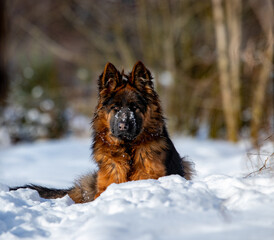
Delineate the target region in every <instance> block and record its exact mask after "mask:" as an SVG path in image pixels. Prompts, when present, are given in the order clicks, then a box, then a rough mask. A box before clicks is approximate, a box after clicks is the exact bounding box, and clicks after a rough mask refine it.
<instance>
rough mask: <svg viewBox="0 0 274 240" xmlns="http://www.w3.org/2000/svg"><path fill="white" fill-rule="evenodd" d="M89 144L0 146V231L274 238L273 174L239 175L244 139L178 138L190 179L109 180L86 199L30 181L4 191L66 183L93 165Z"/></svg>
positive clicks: (36, 235)
mask: <svg viewBox="0 0 274 240" xmlns="http://www.w3.org/2000/svg"><path fill="white" fill-rule="evenodd" d="M89 144H90V142H89V140H62V141H56V142H41V143H38V144H33V145H21V146H20V145H19V146H16V147H12V148H9V149H5V150H3V149H2V150H1V152H0V164H1V165H0V166H1V177H0V182H2V183H3V184H0V239H3V240H4V239H5V240H6V239H19V238H25V239H42V238H49V239H100V240H103V239H144V240H153V239H155V240H158V239H168V240H169V239H171V240H172V239H178V240H179V239H180V240H181V239H199V240H200V239H210V240H213V239H241V240H242V239H264V240H265V239H273V235H274V218H273V216H274V181H273V178H272V179H271V178H270V177H268V176H266V175H258V176H253V177H249V178H243V176H244V175H246V169H245V168H244V166H245V163H244V162H245V151H246V150H245V148H244V145H243V144H240V145H233V144H229V143H226V142H213V141H199V140H195V139H186V138H178V139H176V140H175V145H176V146H177V148H178V150H179V152H180V153H181V154H182V155H184V154H185V153H188V155H189V156H191V159H192V160H193V161H194V162H195V164H196V169H197V176H196V177H195V178H194V180H192V181H186V180H185V179H183V178H181V177H179V176H177V175H172V176H168V177H163V178H160V179H159V180H142V181H135V182H128V183H123V184H112V185H111V186H109V187H108V189H107V190H106V191H105V192H104V193H103V194H102V195H101V196H100V197H99V198H97V199H96V200H95V201H94V202H91V203H87V204H81V205H76V204H74V203H73V201H72V200H71V199H70V198H69V197H68V196H66V197H64V198H61V199H56V200H45V199H42V198H40V197H39V195H38V194H37V192H36V191H33V190H28V189H20V190H18V191H12V192H8V187H7V185H6V184H15V183H18V179H20V181H21V184H24V183H27V182H30V181H31V180H32V181H31V182H35V183H40V184H41V183H44V184H46V185H48V186H64V187H65V186H69V182H72V181H73V177H76V176H77V175H80V174H81V172H82V173H83V172H86V171H87V168H89V169H92V168H94V165H92V164H91V163H90V161H89V160H88V159H89V155H90V154H89V150H88V149H89ZM271 150H272V149H271ZM42 173H44V174H42ZM39 175H41V176H39ZM24 176H25V177H24ZM26 176H27V177H26ZM46 177H48V180H46ZM26 181H27V182H26Z"/></svg>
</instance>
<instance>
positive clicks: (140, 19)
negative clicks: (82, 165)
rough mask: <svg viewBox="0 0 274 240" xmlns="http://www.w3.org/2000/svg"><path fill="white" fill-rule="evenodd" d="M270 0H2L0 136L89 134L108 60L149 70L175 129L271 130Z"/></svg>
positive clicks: (225, 134)
mask: <svg viewBox="0 0 274 240" xmlns="http://www.w3.org/2000/svg"><path fill="white" fill-rule="evenodd" d="M273 22H274V20H273V1H271V0H246V1H241V0H203V1H196V0H161V1H158V0H116V1H114V0H59V1H55V0H43V1H35V0H24V1H22V0H9V1H7V0H1V1H0V145H10V144H14V143H18V142H22V141H35V140H38V139H49V138H61V137H66V136H82V137H86V136H89V135H90V121H91V118H92V115H93V111H94V108H95V105H96V103H97V79H98V76H99V74H101V72H102V71H103V68H104V65H105V64H106V63H107V62H112V63H113V64H114V65H115V66H116V67H117V68H118V69H120V70H122V69H124V70H125V72H129V71H131V68H132V67H133V65H134V63H135V62H137V61H138V60H141V61H143V62H144V64H145V65H146V66H147V67H148V68H149V69H150V70H151V72H152V74H153V76H154V82H155V87H156V89H157V91H158V93H159V95H160V98H161V100H162V104H163V107H164V112H165V116H166V117H167V123H168V127H169V129H170V132H171V133H172V134H185V135H191V136H196V137H199V138H219V139H228V140H230V141H233V142H236V141H238V140H240V139H243V138H244V139H246V138H247V139H252V142H253V143H254V144H255V145H256V144H258V143H259V142H260V141H262V140H265V139H270V138H273V131H274V130H273V129H274V128H273V125H274V117H273V109H274V106H273V104H274V99H273V96H274V85H273V76H274V73H273Z"/></svg>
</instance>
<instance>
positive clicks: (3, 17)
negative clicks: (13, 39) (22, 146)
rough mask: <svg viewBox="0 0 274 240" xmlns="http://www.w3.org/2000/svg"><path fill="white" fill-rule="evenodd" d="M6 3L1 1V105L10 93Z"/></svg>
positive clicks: (3, 0)
mask: <svg viewBox="0 0 274 240" xmlns="http://www.w3.org/2000/svg"><path fill="white" fill-rule="evenodd" d="M5 10H6V1H5V0H2V1H0V105H2V104H4V103H5V99H6V97H7V93H8V76H7V69H6V51H5V49H6V46H5V45H6V29H7V28H6V24H7V22H6V15H5Z"/></svg>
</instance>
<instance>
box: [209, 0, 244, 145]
mask: <svg viewBox="0 0 274 240" xmlns="http://www.w3.org/2000/svg"><path fill="white" fill-rule="evenodd" d="M222 2H223V1H222V0H212V5H213V16H214V25H215V32H216V44H217V52H218V59H217V61H218V68H219V75H220V77H219V79H220V86H221V93H222V100H223V110H224V116H225V121H226V126H227V134H228V139H229V140H230V141H237V138H238V136H237V135H238V119H239V113H240V92H239V89H240V81H239V45H240V40H239V37H240V29H239V27H238V25H239V24H240V23H239V15H240V8H241V4H240V3H239V2H240V0H235V1H234V0H233V1H226V7H227V17H225V13H224V6H223V5H222ZM232 6H233V7H232ZM225 20H227V23H226V21H225ZM226 26H228V35H227V29H226Z"/></svg>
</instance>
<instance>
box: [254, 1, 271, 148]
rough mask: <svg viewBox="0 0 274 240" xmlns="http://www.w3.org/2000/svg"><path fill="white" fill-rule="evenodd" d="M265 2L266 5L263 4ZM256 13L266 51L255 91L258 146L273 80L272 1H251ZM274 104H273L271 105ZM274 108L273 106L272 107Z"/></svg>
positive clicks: (261, 57) (255, 130)
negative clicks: (265, 103)
mask: <svg viewBox="0 0 274 240" xmlns="http://www.w3.org/2000/svg"><path fill="white" fill-rule="evenodd" d="M262 2H264V4H262ZM250 3H251V5H252V6H253V9H254V12H255V13H256V15H257V17H258V19H259V22H260V24H261V27H262V29H263V32H264V34H265V49H264V50H263V52H262V53H261V54H260V59H261V69H260V72H259V76H258V80H257V84H256V87H255V89H254V96H253V104H252V122H251V137H252V139H253V141H254V143H255V144H256V142H257V140H258V137H259V136H258V134H259V129H260V127H261V122H262V115H263V111H264V109H263V107H262V106H263V103H264V100H265V91H266V87H267V84H268V82H269V80H270V78H271V76H270V74H271V69H272V60H273V23H274V18H273V4H272V2H271V1H270V0H264V1H260V0H250ZM270 104H273V103H270ZM272 107H273V106H272Z"/></svg>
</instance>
